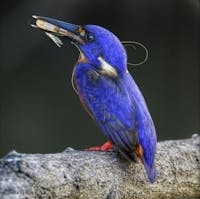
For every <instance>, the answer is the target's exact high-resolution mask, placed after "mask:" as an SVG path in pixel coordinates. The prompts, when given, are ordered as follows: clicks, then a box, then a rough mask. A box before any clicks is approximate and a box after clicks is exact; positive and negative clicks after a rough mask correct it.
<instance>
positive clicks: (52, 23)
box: [31, 15, 85, 44]
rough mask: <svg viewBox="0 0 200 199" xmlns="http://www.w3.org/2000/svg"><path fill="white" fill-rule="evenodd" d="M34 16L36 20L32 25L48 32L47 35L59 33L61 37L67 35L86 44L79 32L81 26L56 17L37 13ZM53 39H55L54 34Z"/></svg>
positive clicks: (74, 40) (77, 41)
mask: <svg viewBox="0 0 200 199" xmlns="http://www.w3.org/2000/svg"><path fill="white" fill-rule="evenodd" d="M32 17H33V18H34V19H35V20H36V21H35V24H32V25H31V26H32V27H34V28H39V29H41V30H44V31H45V32H47V35H48V34H49V35H48V36H50V35H57V36H60V37H67V38H69V39H70V40H71V41H73V42H76V43H79V44H85V41H84V39H83V38H82V37H81V36H80V35H79V34H78V28H79V27H80V26H78V25H74V24H70V23H66V22H64V21H59V20H56V19H51V18H48V17H41V16H35V15H33V16H32ZM50 37H51V36H50ZM51 39H53V36H52V38H51ZM53 40H54V39H53ZM54 42H55V41H54Z"/></svg>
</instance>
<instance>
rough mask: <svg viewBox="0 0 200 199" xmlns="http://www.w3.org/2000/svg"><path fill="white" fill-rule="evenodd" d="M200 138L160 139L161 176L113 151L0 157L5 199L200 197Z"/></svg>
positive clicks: (0, 192) (1, 194) (158, 162)
mask: <svg viewBox="0 0 200 199" xmlns="http://www.w3.org/2000/svg"><path fill="white" fill-rule="evenodd" d="M199 149H200V136H198V135H196V134H195V135H193V137H192V138H191V139H185V140H173V141H164V142H159V143H158V147H157V155H156V166H157V171H158V178H157V181H156V182H155V183H154V184H150V183H149V182H148V181H147V178H146V174H145V171H144V168H143V165H142V164H141V163H128V162H127V161H125V160H123V159H122V158H121V157H119V155H118V154H117V153H114V152H89V151H76V150H72V149H70V148H68V149H67V150H65V151H64V152H62V153H57V154H20V153H17V152H15V151H12V152H10V153H9V154H8V155H6V156H5V157H3V158H2V159H1V160H0V198H1V199H4V198H6V199H7V198H9V199H10V198H12V199H17V198H20V199H22V198H92V199H95V198H98V199H99V198H107V199H108V198H109V199H111V198H131V199H133V198H148V199H149V198H156V199H158V198H175V197H189V196H190V197H191V196H200V173H199V172H200V151H199Z"/></svg>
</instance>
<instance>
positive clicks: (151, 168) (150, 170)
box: [144, 162, 157, 183]
mask: <svg viewBox="0 0 200 199" xmlns="http://www.w3.org/2000/svg"><path fill="white" fill-rule="evenodd" d="M144 167H145V170H146V174H147V177H148V179H149V181H150V182H151V183H154V182H155V180H156V177H157V171H156V167H155V164H154V163H153V164H151V165H147V164H146V163H145V162H144Z"/></svg>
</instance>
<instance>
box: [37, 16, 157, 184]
mask: <svg viewBox="0 0 200 199" xmlns="http://www.w3.org/2000/svg"><path fill="white" fill-rule="evenodd" d="M36 19H37V21H36V25H37V26H38V27H39V28H41V29H43V30H45V31H48V32H51V33H56V35H59V36H64V37H67V38H70V39H71V40H72V41H73V42H74V44H75V45H76V46H77V47H78V48H79V51H80V55H81V56H80V58H79V60H78V62H77V64H76V65H75V69H74V73H73V74H74V81H75V83H76V86H77V89H78V94H79V96H80V99H81V101H82V103H83V105H84V106H85V108H86V110H87V111H88V112H89V113H90V115H91V116H92V117H93V119H95V121H96V122H97V124H98V126H99V127H100V128H101V130H102V132H103V133H104V135H105V136H106V137H107V139H108V140H109V141H110V142H111V143H112V144H113V145H114V146H115V147H116V149H117V150H119V152H121V153H122V155H123V156H124V157H125V158H126V159H128V160H135V158H136V156H138V157H139V158H140V159H141V160H142V162H143V163H144V167H145V169H146V172H147V176H148V178H149V180H150V182H154V181H155V178H156V168H155V164H154V158H155V152H156V132H155V127H154V124H153V121H152V119H151V116H150V113H149V111H148V108H147V106H146V103H145V100H144V98H143V96H142V94H141V92H140V90H139V88H138V87H137V85H136V83H135V81H134V80H133V78H132V76H131V75H130V73H129V72H128V70H127V66H126V65H127V57H126V51H125V49H124V47H123V45H122V44H121V42H120V40H119V39H118V38H117V37H116V36H115V35H114V34H113V33H111V32H110V31H108V30H106V29H104V28H102V27H99V26H96V25H86V26H77V25H74V26H73V25H72V24H68V23H65V22H61V21H57V20H56V21H55V22H54V19H49V18H46V17H45V18H44V17H37V18H36ZM50 25H51V27H50ZM52 26H55V28H54V27H52Z"/></svg>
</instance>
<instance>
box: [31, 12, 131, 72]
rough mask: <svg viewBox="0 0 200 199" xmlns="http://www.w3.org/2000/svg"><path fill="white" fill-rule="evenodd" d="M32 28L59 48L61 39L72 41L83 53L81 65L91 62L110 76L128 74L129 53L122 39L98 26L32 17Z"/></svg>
mask: <svg viewBox="0 0 200 199" xmlns="http://www.w3.org/2000/svg"><path fill="white" fill-rule="evenodd" d="M33 18H35V19H36V22H35V25H32V26H33V27H36V28H40V29H42V30H44V31H45V32H46V34H47V35H48V36H49V37H50V38H51V39H52V40H53V41H54V42H55V43H56V44H57V45H58V46H61V45H62V41H61V40H60V39H59V38H61V37H62V38H67V39H69V40H70V41H71V42H72V43H73V44H74V45H75V46H76V47H78V49H79V51H80V57H79V60H78V62H89V63H90V64H92V65H93V66H94V67H96V68H97V69H99V70H102V69H104V70H106V71H107V72H108V73H110V75H113V76H115V75H123V74H124V73H125V72H126V61H127V57H126V51H125V49H124V47H123V45H122V44H121V42H120V40H119V39H118V38H117V37H116V36H115V35H114V34H113V33H112V32H110V31H108V30H107V29H105V28H102V27H100V26H96V25H85V26H80V25H74V24H70V23H66V22H63V21H59V20H55V19H51V18H48V17H40V16H33Z"/></svg>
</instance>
